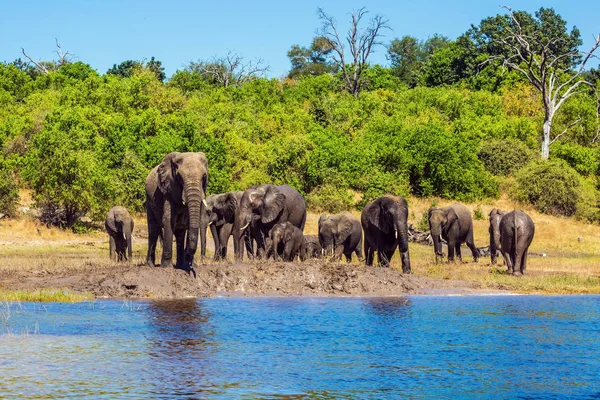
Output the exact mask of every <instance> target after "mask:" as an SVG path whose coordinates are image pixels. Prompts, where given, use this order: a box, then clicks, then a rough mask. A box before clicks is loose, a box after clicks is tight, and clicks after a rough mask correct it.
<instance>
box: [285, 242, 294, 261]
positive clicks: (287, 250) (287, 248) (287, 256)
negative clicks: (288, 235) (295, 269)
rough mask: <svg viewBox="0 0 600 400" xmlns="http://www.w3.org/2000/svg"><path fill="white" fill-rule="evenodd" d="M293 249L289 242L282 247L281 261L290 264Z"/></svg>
mask: <svg viewBox="0 0 600 400" xmlns="http://www.w3.org/2000/svg"><path fill="white" fill-rule="evenodd" d="M293 247H294V246H293V243H292V242H291V241H290V242H287V243H286V244H285V245H284V246H283V261H286V262H290V261H293V260H294V254H293Z"/></svg>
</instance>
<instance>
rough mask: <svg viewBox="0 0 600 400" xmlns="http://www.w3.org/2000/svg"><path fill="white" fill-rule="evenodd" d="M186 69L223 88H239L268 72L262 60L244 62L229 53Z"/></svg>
mask: <svg viewBox="0 0 600 400" xmlns="http://www.w3.org/2000/svg"><path fill="white" fill-rule="evenodd" d="M188 69H189V70H191V71H197V72H199V73H201V74H202V75H203V76H204V78H205V79H206V80H208V81H209V82H211V83H213V84H216V85H219V86H224V87H228V86H236V87H240V86H242V85H243V84H244V83H246V82H249V81H252V80H254V79H257V78H259V77H261V76H264V75H265V73H266V72H268V71H269V67H268V66H266V65H264V63H263V60H261V59H258V60H256V61H254V62H253V61H248V62H245V61H244V57H242V56H240V55H239V54H237V53H234V52H231V51H230V52H229V53H227V55H226V56H225V57H220V58H217V57H215V58H214V59H213V60H211V61H209V62H204V61H199V62H195V63H190V66H189V67H188Z"/></svg>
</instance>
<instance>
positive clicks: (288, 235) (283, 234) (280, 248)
mask: <svg viewBox="0 0 600 400" xmlns="http://www.w3.org/2000/svg"><path fill="white" fill-rule="evenodd" d="M270 238H271V246H272V247H271V249H272V253H273V257H274V258H275V259H278V258H279V257H281V258H282V259H283V261H288V262H289V261H294V259H295V258H296V257H297V256H299V255H300V248H301V246H302V241H303V240H304V235H303V234H302V231H301V230H300V228H298V227H296V226H294V225H293V224H292V223H291V222H289V221H287V222H281V223H278V224H276V225H275V226H274V227H273V229H271V232H270Z"/></svg>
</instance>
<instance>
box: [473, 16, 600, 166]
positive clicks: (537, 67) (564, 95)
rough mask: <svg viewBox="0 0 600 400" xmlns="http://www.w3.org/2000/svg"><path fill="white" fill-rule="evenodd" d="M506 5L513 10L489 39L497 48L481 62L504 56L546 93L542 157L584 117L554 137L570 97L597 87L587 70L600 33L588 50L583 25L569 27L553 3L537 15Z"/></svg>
mask: <svg viewBox="0 0 600 400" xmlns="http://www.w3.org/2000/svg"><path fill="white" fill-rule="evenodd" d="M503 8H506V9H507V10H508V12H509V14H508V16H506V17H504V22H502V23H501V24H499V26H500V30H499V33H498V34H497V35H490V39H491V40H490V42H489V45H490V46H493V47H495V48H496V50H495V51H494V52H495V53H497V54H496V55H491V56H490V57H489V58H488V59H487V60H486V61H485V62H484V63H482V65H485V64H488V63H493V62H496V61H500V62H501V63H502V65H503V66H504V67H508V68H510V69H513V70H516V71H518V72H519V73H520V74H521V75H523V76H524V77H525V79H527V81H529V83H531V84H532V85H533V87H535V88H536V89H537V90H538V91H539V92H540V93H541V95H542V99H543V107H544V125H543V131H542V158H544V159H547V158H548V156H549V155H550V145H551V144H552V143H554V142H555V141H556V140H558V139H559V138H560V137H561V136H563V135H564V134H565V133H566V132H567V131H568V130H569V128H571V127H573V126H575V125H576V124H578V123H579V122H581V117H580V118H578V119H577V120H575V121H573V122H571V123H570V124H568V125H567V127H566V129H565V130H563V131H562V132H561V133H559V134H557V135H555V136H554V137H553V138H552V136H551V133H552V132H551V131H552V121H553V119H554V117H555V115H556V112H557V111H558V110H559V109H560V107H561V106H562V105H563V104H564V103H565V101H566V100H568V99H569V98H571V97H572V96H574V95H577V94H580V93H583V92H585V87H586V86H588V87H589V88H591V89H592V90H594V85H593V84H592V83H590V82H589V81H587V80H586V79H584V75H583V74H584V72H585V71H584V69H585V66H586V64H587V62H588V61H589V60H590V58H592V57H593V56H594V52H595V51H596V49H597V48H598V46H600V34H599V35H598V36H597V37H596V40H595V43H594V45H593V46H592V47H591V49H590V50H589V51H588V52H581V51H579V49H578V46H580V45H581V39H580V34H579V30H578V29H577V28H576V27H573V29H572V30H571V32H570V33H568V32H567V29H566V22H565V20H563V19H562V18H561V17H560V15H558V14H556V13H555V11H554V10H553V9H551V8H550V9H547V8H540V10H539V11H537V12H536V13H535V19H533V18H532V17H531V16H530V15H529V14H527V13H525V12H518V13H515V12H513V11H512V9H511V8H510V7H507V6H503ZM500 21H502V19H500Z"/></svg>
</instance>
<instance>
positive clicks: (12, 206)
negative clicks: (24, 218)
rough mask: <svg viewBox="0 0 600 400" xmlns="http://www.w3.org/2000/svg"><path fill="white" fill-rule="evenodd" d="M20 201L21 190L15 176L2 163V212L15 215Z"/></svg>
mask: <svg viewBox="0 0 600 400" xmlns="http://www.w3.org/2000/svg"><path fill="white" fill-rule="evenodd" d="M18 203H19V190H18V187H17V184H16V182H15V177H14V176H12V174H11V173H10V172H9V171H8V170H7V169H6V168H5V167H4V166H2V165H1V164H0V214H6V215H8V216H9V217H14V216H15V214H16V213H17V205H18Z"/></svg>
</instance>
